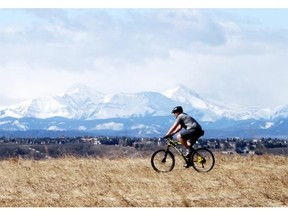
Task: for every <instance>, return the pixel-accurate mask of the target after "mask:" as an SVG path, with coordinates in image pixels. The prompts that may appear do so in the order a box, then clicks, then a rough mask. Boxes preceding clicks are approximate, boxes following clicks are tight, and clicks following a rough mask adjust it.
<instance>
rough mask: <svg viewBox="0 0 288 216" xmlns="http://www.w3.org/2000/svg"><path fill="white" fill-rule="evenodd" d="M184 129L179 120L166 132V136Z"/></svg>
mask: <svg viewBox="0 0 288 216" xmlns="http://www.w3.org/2000/svg"><path fill="white" fill-rule="evenodd" d="M181 129H182V127H181V125H180V124H179V123H178V122H175V123H174V124H173V125H172V127H171V128H170V129H169V130H168V132H167V133H166V136H169V135H172V134H173V135H174V134H175V133H177V132H179V131H180V130H181Z"/></svg>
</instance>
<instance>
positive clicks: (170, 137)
mask: <svg viewBox="0 0 288 216" xmlns="http://www.w3.org/2000/svg"><path fill="white" fill-rule="evenodd" d="M172 138H173V136H172V135H171V134H170V135H166V136H164V137H163V139H172Z"/></svg>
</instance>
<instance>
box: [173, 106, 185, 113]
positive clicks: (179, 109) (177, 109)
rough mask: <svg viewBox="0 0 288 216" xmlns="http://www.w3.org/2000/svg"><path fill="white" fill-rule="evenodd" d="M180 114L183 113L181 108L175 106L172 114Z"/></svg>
mask: <svg viewBox="0 0 288 216" xmlns="http://www.w3.org/2000/svg"><path fill="white" fill-rule="evenodd" d="M182 112H183V108H182V107H181V106H176V107H174V109H173V110H172V113H182Z"/></svg>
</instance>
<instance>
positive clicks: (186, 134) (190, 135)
mask: <svg viewBox="0 0 288 216" xmlns="http://www.w3.org/2000/svg"><path fill="white" fill-rule="evenodd" d="M180 134H181V137H182V138H183V139H185V140H190V143H191V144H192V145H193V144H194V143H195V142H196V141H197V140H198V139H199V138H200V137H201V136H203V135H204V131H203V130H202V129H198V128H196V129H190V130H185V131H183V132H181V133H180Z"/></svg>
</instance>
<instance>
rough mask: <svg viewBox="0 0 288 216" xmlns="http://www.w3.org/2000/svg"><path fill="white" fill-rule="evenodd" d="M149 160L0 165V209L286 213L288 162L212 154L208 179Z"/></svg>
mask: <svg viewBox="0 0 288 216" xmlns="http://www.w3.org/2000/svg"><path fill="white" fill-rule="evenodd" d="M176 158H177V161H176V166H175V168H174V170H173V171H172V172H170V173H166V174H160V173H156V172H155V171H154V170H153V169H152V168H151V165H150V157H149V156H145V157H139V158H129V157H125V158H119V159H108V158H102V159H97V158H76V157H64V158H60V159H52V160H40V161H36V160H24V159H7V160H3V161H0V173H1V175H0V207H288V158H287V157H285V156H272V155H264V156H263V155H262V156H238V155H220V154H216V164H215V167H214V169H213V170H212V171H210V172H209V173H198V172H196V171H195V170H193V168H189V169H185V168H184V167H182V164H183V163H182V161H181V160H180V158H179V157H176Z"/></svg>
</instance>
